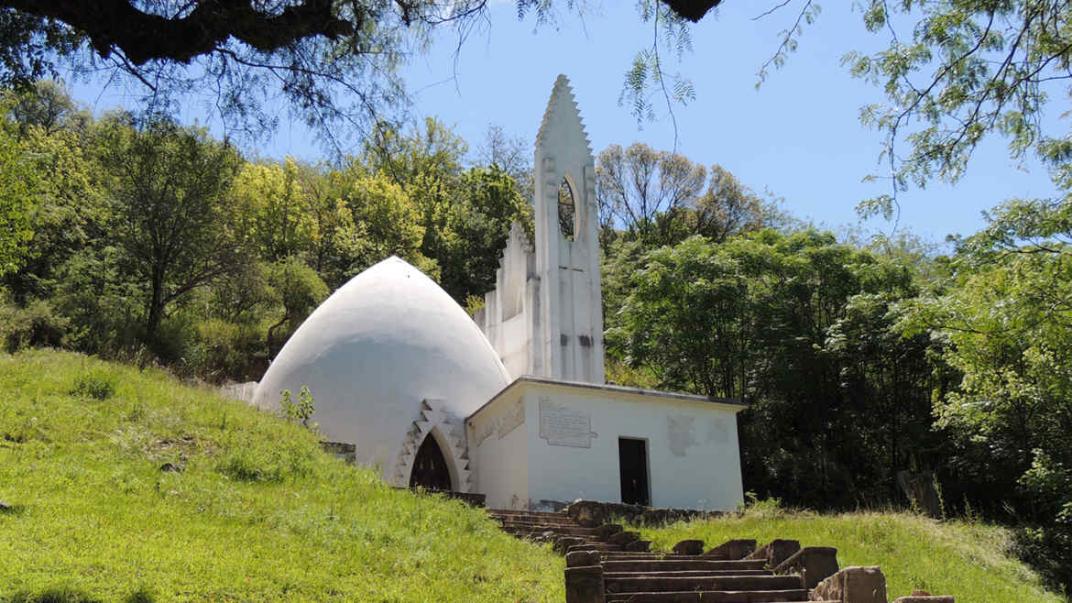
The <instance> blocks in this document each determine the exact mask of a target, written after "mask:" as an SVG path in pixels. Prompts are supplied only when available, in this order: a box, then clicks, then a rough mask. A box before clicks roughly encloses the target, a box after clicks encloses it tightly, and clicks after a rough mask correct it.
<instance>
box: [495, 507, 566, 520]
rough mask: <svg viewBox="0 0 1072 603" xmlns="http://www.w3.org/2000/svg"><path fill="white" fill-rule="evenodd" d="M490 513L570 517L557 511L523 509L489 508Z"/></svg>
mask: <svg viewBox="0 0 1072 603" xmlns="http://www.w3.org/2000/svg"><path fill="white" fill-rule="evenodd" d="M488 513H489V514H490V515H495V516H498V517H559V518H564V519H569V515H566V514H565V513H562V512H556V511H522V510H515V509H488Z"/></svg>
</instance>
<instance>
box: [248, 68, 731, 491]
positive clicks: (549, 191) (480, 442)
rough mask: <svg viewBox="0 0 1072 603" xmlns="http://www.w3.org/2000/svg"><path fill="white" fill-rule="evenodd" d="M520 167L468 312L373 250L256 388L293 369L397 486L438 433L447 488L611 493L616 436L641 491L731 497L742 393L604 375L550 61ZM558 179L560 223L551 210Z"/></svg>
mask: <svg viewBox="0 0 1072 603" xmlns="http://www.w3.org/2000/svg"><path fill="white" fill-rule="evenodd" d="M535 165H536V187H535V198H534V200H533V208H534V210H535V223H536V231H535V239H534V240H535V245H532V244H530V242H529V240H528V238H527V237H526V235H525V234H524V232H523V231H522V229H521V227H520V226H518V225H516V224H515V225H514V226H513V228H512V229H511V232H510V236H509V239H508V242H507V247H506V249H505V251H504V252H503V256H502V259H501V262H500V268H499V270H498V272H497V274H496V288H495V290H493V291H491V292H490V293H488V294H487V296H486V297H485V304H486V305H485V308H484V310H483V311H482V312H481V313H479V314H478V316H476V317H475V321H474V320H471V319H470V318H469V317H468V316H467V315H466V313H465V311H464V310H462V308H461V307H460V306H458V304H457V303H455V302H454V300H452V299H451V298H450V296H449V295H447V293H446V292H445V291H443V290H442V289H441V288H440V287H439V286H438V285H436V284H435V283H434V282H432V280H431V279H429V278H428V277H427V276H425V275H424V274H422V273H421V272H420V271H418V270H417V269H416V268H414V267H412V266H410V265H409V264H407V263H406V262H404V261H402V260H400V259H398V258H390V259H388V260H384V261H383V262H381V263H379V264H377V265H375V266H373V267H372V268H369V269H368V270H366V271H365V272H362V273H361V274H359V275H357V276H356V277H354V278H353V279H352V280H351V281H350V282H348V283H347V284H346V285H344V286H343V287H342V288H340V289H339V290H338V291H336V292H335V293H334V294H333V295H332V296H331V297H329V298H328V299H327V300H326V301H325V302H324V303H323V304H321V306H320V307H319V308H317V309H316V311H315V312H313V314H312V315H311V316H310V317H309V318H308V319H307V320H306V321H305V323H304V324H302V326H301V327H300V328H299V329H298V331H297V332H296V333H295V334H294V335H293V336H292V337H291V339H290V340H289V341H288V342H287V344H286V346H284V348H283V350H282V351H281V352H280V354H279V357H278V358H276V360H275V362H273V363H272V365H271V367H269V369H268V371H267V372H266V373H265V375H264V378H263V379H262V380H261V382H260V384H259V385H258V386H257V389H256V392H255V394H254V402H255V403H256V404H257V405H258V406H261V407H263V408H268V409H275V408H277V407H278V404H279V397H280V392H281V391H282V390H283V389H289V390H291V392H293V393H294V394H295V395H296V394H297V392H298V390H299V389H300V388H301V387H302V386H303V385H308V386H309V388H310V391H312V393H313V397H314V398H315V404H316V414H315V415H314V417H313V420H314V421H316V422H317V423H319V425H320V429H321V431H322V432H323V433H324V434H325V436H326V437H327V439H329V440H333V441H338V442H346V443H352V444H355V445H356V448H357V460H358V462H360V463H362V464H366V465H372V466H375V467H378V468H379V469H380V471H381V473H382V475H383V477H384V479H385V480H387V481H388V482H389V483H392V484H395V485H408V483H409V478H410V473H411V470H412V467H413V463H414V455H415V454H416V452H417V450H418V448H419V447H420V445H421V443H422V442H423V441H424V440H425V439H426V438H429V437H431V438H435V441H436V442H437V444H438V445H439V447H440V450H441V451H442V452H443V454H444V457H445V458H446V459H447V462H448V465H449V469H450V474H451V481H452V488H453V489H455V490H458V491H462V492H470V491H472V492H481V493H484V494H485V495H486V496H487V505H488V506H489V507H493V508H514V509H522V508H541V507H546V506H548V505H550V504H551V503H552V502H556V503H566V502H570V501H572V500H575V499H577V498H588V499H594V500H601V501H611V502H618V501H621V489H620V476H619V466H618V465H619V461H618V459H619V456H618V438H619V437H628V438H640V439H643V440H645V441H646V442H647V454H648V464H649V481H650V489H651V504H652V505H653V506H658V507H678V508H698V509H732V508H735V507H736V506H737V505H739V504H740V503H741V502H742V498H743V493H742V487H741V466H740V454H739V450H738V442H737V417H736V413H737V412H739V411H740V410H741V409H742V408H743V406H741V405H739V404H735V403H729V402H728V401H723V402H717V401H711V400H707V399H704V398H700V397H697V396H687V395H682V394H673V393H665V392H651V391H642V390H637V389H632V388H623V387H618V386H607V385H604V365H603V362H604V360H603V315H602V292H601V284H600V274H599V239H598V227H599V220H598V210H597V205H596V200H595V186H594V174H595V172H594V167H593V160H592V152H591V149H590V148H589V145H588V141H587V138H586V136H585V133H584V127H583V124H582V123H581V118H580V114H579V112H578V110H577V105H576V102H575V101H574V98H573V93H572V92H571V91H570V88H569V84H568V82H567V81H566V79H565V77H561V76H560V77H559V79H558V80H557V81H556V82H555V86H554V90H553V92H552V94H551V99H550V101H549V102H548V106H547V111H546V113H545V115H544V118H543V123H542V124H541V126H540V132H539V135H538V137H537V141H536V164H535ZM564 180H565V181H566V182H568V183H569V187H570V189H571V190H572V193H573V199H574V202H575V207H576V213H575V220H574V224H573V226H574V228H573V232H574V236H573V237H572V239H571V238H568V237H565V236H563V233H562V230H561V228H560V226H559V216H558V211H559V209H558V192H559V187H560V186H561V184H562V182H563V181H564ZM478 325H479V326H478ZM511 374H512V375H513V376H514V377H520V378H519V379H517V380H516V381H513V383H511V377H510V375H511ZM525 375H528V377H525ZM508 384H509V385H508Z"/></svg>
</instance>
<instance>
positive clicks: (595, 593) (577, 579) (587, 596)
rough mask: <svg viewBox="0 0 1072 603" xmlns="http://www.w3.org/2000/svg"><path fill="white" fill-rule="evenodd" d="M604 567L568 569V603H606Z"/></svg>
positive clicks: (591, 566) (592, 566)
mask: <svg viewBox="0 0 1072 603" xmlns="http://www.w3.org/2000/svg"><path fill="white" fill-rule="evenodd" d="M605 600H606V599H605V597H604V595H603V567H602V566H599V565H588V566H583V567H567V568H566V603H604V601H605Z"/></svg>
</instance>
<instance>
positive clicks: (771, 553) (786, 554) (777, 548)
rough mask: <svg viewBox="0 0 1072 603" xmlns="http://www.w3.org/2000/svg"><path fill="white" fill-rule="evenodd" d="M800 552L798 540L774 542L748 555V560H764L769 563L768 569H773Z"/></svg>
mask: <svg viewBox="0 0 1072 603" xmlns="http://www.w3.org/2000/svg"><path fill="white" fill-rule="evenodd" d="M798 551H800V542H798V541H796V540H772V541H770V542H768V543H767V544H765V545H763V548H761V549H759V550H757V551H755V552H753V553H752V554H750V555H748V557H747V559H763V560H765V561H766V562H767V567H769V568H772V569H773V568H775V567H778V566H779V565H781V564H782V562H783V561H785V560H786V559H789V558H790V557H792V556H793V555H796V554H797V552H798Z"/></svg>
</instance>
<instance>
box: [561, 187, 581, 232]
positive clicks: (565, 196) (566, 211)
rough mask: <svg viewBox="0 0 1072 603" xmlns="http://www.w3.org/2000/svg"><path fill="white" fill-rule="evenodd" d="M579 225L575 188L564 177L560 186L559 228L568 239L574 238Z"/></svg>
mask: <svg viewBox="0 0 1072 603" xmlns="http://www.w3.org/2000/svg"><path fill="white" fill-rule="evenodd" d="M576 227H577V204H576V203H575V201H574V196H573V189H572V188H570V185H569V181H568V180H566V179H565V178H563V179H562V184H561V185H560V186H559V187H558V229H559V230H560V231H562V236H563V237H565V238H566V240H568V241H572V240H574V237H575V234H576V233H575V231H576Z"/></svg>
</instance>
